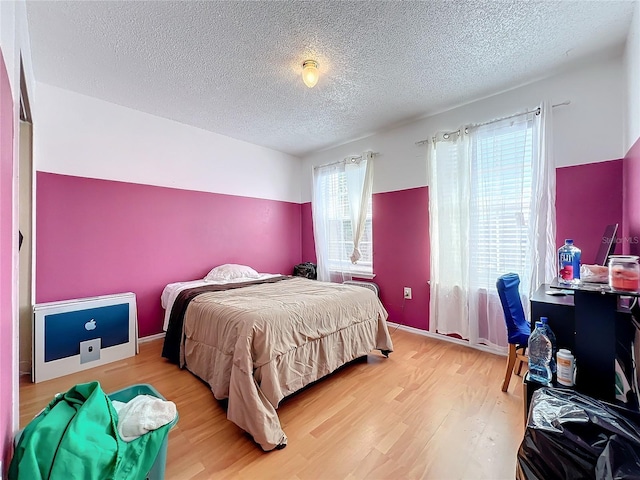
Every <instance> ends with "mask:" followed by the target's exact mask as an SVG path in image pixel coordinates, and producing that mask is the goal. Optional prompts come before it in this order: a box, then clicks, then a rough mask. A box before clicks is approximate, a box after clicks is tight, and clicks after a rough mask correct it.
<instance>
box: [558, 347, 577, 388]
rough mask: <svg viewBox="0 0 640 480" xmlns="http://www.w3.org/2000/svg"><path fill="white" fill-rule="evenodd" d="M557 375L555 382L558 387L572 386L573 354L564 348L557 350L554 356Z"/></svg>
mask: <svg viewBox="0 0 640 480" xmlns="http://www.w3.org/2000/svg"><path fill="white" fill-rule="evenodd" d="M556 360H557V362H556V364H557V373H556V380H557V382H558V383H559V384H560V385H564V386H565V387H572V386H573V372H574V368H575V359H574V357H573V354H572V353H571V352H570V351H569V350H567V349H566V348H561V349H560V350H558V354H557V356H556Z"/></svg>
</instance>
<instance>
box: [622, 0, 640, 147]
mask: <svg viewBox="0 0 640 480" xmlns="http://www.w3.org/2000/svg"><path fill="white" fill-rule="evenodd" d="M625 65H626V68H627V92H628V99H627V132H626V135H625V151H628V150H629V149H630V148H631V146H632V145H633V144H634V143H635V142H636V141H637V140H638V138H640V2H638V1H636V4H635V9H634V12H633V20H632V21H631V29H630V31H629V37H628V38H627V47H626V50H625Z"/></svg>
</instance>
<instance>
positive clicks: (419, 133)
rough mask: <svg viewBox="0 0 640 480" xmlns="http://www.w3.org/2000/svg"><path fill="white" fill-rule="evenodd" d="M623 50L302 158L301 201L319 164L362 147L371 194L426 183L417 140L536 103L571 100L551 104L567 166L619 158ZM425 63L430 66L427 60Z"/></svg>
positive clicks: (558, 150) (558, 153)
mask: <svg viewBox="0 0 640 480" xmlns="http://www.w3.org/2000/svg"><path fill="white" fill-rule="evenodd" d="M622 60H623V59H622V56H618V57H617V58H614V59H610V60H603V61H599V62H597V63H592V64H590V65H589V66H586V67H581V68H576V69H574V70H571V71H570V72H567V73H564V74H561V75H558V76H555V77H551V78H547V79H544V80H540V81H537V82H534V83H531V84H529V85H526V86H523V87H519V88H516V89H513V90H510V91H507V92H504V93H501V94H498V95H495V96H492V97H489V98H485V99H482V100H478V101H476V102H473V103H470V104H467V105H463V106H461V107H458V108H454V109H452V110H448V111H446V112H443V113H440V114H437V115H433V116H431V117H428V118H424V119H421V120H418V121H415V122H412V123H409V124H406V125H403V126H400V127H397V128H395V129H392V130H387V131H385V132H381V133H378V134H376V135H372V136H370V137H366V138H363V139H360V140H356V141H353V142H350V143H347V144H344V145H340V146H337V147H335V148H332V149H329V150H324V151H321V152H316V153H314V154H312V155H309V156H307V157H305V158H304V161H303V169H302V188H303V190H302V201H303V202H309V201H311V185H312V181H311V176H312V167H313V166H314V165H322V164H325V163H330V162H335V161H337V160H340V159H342V158H344V157H346V156H348V155H353V154H359V153H361V152H363V151H365V150H372V151H374V152H379V154H380V155H379V156H378V157H376V159H375V162H376V163H375V176H374V185H373V191H374V193H380V192H388V191H394V190H404V189H407V188H414V187H421V186H425V185H427V165H426V161H425V157H426V148H427V147H426V146H416V145H415V142H417V141H419V140H424V139H426V138H430V137H431V136H432V135H433V134H434V133H435V132H437V131H447V130H457V129H458V127H459V126H460V125H465V124H472V123H481V122H485V121H488V120H492V119H496V118H499V117H503V116H507V115H511V114H513V113H516V112H521V111H524V110H526V109H531V108H534V107H536V106H537V105H538V104H539V103H540V102H542V101H544V100H548V101H550V102H551V103H552V104H556V103H561V102H564V101H566V100H570V101H571V105H569V106H563V107H558V108H554V109H553V125H554V152H555V158H556V165H557V166H559V167H561V166H569V165H578V164H584V163H592V162H600V161H604V160H612V159H617V158H622V157H623V156H624V153H625V152H626V150H623V139H624V135H625V134H624V128H625V106H624V103H625V99H626V91H625V72H624V65H623V61H622ZM425 68H428V65H427V66H425Z"/></svg>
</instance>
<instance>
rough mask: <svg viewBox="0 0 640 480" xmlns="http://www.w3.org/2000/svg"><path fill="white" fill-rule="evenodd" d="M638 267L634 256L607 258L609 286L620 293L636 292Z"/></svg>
mask: <svg viewBox="0 0 640 480" xmlns="http://www.w3.org/2000/svg"><path fill="white" fill-rule="evenodd" d="M639 280H640V266H639V265H638V257H637V256H635V255H611V256H610V257H609V286H610V287H611V288H612V289H613V290H619V291H622V292H636V291H638V288H639V287H640V282H639Z"/></svg>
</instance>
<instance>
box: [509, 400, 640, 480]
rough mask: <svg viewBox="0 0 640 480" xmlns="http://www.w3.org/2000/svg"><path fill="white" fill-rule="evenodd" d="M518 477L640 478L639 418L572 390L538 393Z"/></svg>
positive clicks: (522, 479) (526, 479) (530, 479)
mask: <svg viewBox="0 0 640 480" xmlns="http://www.w3.org/2000/svg"><path fill="white" fill-rule="evenodd" d="M516 478H517V479H519V480H534V479H535V480H538V479H539V480H550V479H555V478H558V479H560V478H562V479H568V478H576V479H577V478H594V479H631V478H635V479H640V413H638V412H634V411H631V410H627V409H624V408H619V407H616V406H614V405H610V404H606V403H603V402H600V401H598V400H595V399H593V398H591V397H588V396H586V395H582V394H579V393H576V392H574V391H572V390H566V389H553V388H541V389H540V390H537V391H536V392H535V393H534V394H533V398H532V401H531V409H530V411H529V418H528V419H527V428H526V430H525V433H524V439H523V440H522V443H521V444H520V449H519V450H518V461H517V466H516Z"/></svg>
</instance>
